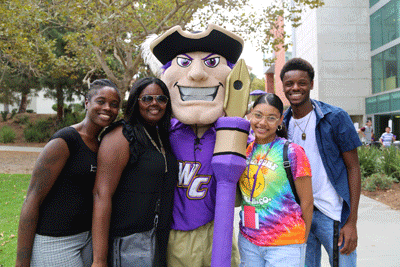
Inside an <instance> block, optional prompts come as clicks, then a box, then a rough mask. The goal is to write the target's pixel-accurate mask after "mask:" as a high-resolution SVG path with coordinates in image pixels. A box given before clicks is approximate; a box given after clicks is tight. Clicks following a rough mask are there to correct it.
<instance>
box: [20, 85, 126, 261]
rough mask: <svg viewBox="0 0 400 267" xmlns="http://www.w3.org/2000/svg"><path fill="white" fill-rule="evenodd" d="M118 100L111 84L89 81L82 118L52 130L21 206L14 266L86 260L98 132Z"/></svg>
mask: <svg viewBox="0 0 400 267" xmlns="http://www.w3.org/2000/svg"><path fill="white" fill-rule="evenodd" d="M120 102H121V97H120V93H119V91H118V89H117V87H116V86H115V84H113V83H112V82H111V81H109V80H95V81H94V82H93V83H92V84H91V85H90V88H89V92H88V94H87V96H86V99H85V107H86V111H87V112H86V116H85V119H84V120H83V121H81V122H80V123H78V124H75V125H72V126H69V127H66V128H63V129H61V130H59V131H58V132H57V133H55V134H54V135H53V137H52V138H51V139H50V141H49V142H48V143H47V144H46V146H45V147H44V149H43V151H42V152H41V153H40V155H39V157H38V159H37V161H36V164H35V167H34V169H33V173H32V178H31V181H30V184H29V187H28V190H27V195H26V199H25V201H24V203H23V206H22V210H21V217H20V222H19V228H18V247H17V260H16V266H90V265H91V264H92V250H91V235H90V230H91V219H92V209H93V200H92V199H93V197H92V190H93V185H94V180H95V174H96V169H97V151H98V148H99V141H98V135H99V134H100V132H101V131H102V130H103V128H104V127H106V126H109V125H110V124H111V123H112V122H113V121H114V120H115V118H116V117H117V115H118V111H119V106H120ZM45 251H50V253H45ZM83 252H85V255H83V254H84V253H83Z"/></svg>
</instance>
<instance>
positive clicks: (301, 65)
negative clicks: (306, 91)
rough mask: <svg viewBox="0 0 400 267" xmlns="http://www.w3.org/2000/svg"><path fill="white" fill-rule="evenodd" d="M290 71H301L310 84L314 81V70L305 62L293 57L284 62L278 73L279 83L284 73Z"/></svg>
mask: <svg viewBox="0 0 400 267" xmlns="http://www.w3.org/2000/svg"><path fill="white" fill-rule="evenodd" d="M291 70H303V71H305V72H307V73H308V77H309V78H310V82H311V81H313V80H314V68H313V66H312V65H311V64H310V62H308V61H307V60H304V59H302V58H299V57H295V58H292V59H290V60H289V61H288V62H286V63H285V65H283V67H282V70H281V73H280V77H281V81H283V77H284V76H285V73H286V72H288V71H291Z"/></svg>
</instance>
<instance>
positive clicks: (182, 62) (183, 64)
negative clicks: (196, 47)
mask: <svg viewBox="0 0 400 267" xmlns="http://www.w3.org/2000/svg"><path fill="white" fill-rule="evenodd" d="M176 63H178V65H179V66H181V67H184V68H187V67H189V66H190V64H192V61H191V60H190V59H188V58H185V57H178V58H177V59H176Z"/></svg>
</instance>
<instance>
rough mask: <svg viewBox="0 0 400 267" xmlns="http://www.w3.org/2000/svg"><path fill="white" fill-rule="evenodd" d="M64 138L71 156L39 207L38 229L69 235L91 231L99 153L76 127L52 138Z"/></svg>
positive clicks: (55, 234)
mask: <svg viewBox="0 0 400 267" xmlns="http://www.w3.org/2000/svg"><path fill="white" fill-rule="evenodd" d="M56 138H62V139H64V140H65V142H66V143H67V145H68V150H69V153H70V156H69V158H68V160H67V162H66V164H65V166H64V168H63V169H62V171H61V173H60V175H59V176H58V178H57V180H56V182H55V183H54V185H53V187H52V188H51V189H50V192H49V194H48V195H47V196H46V198H45V199H44V201H43V203H42V205H40V208H39V220H38V225H37V230H36V233H38V234H40V235H47V236H67V235H74V234H78V233H82V232H85V231H89V230H90V229H91V225H92V210H93V195H92V190H93V186H94V181H95V178H96V169H97V153H95V152H93V151H91V150H90V149H89V147H87V146H86V144H85V143H84V142H83V140H82V138H81V136H80V134H79V133H78V131H77V130H76V129H75V128H72V127H66V128H63V129H61V130H59V131H58V132H56V133H55V134H54V135H53V137H52V138H51V139H50V140H52V139H56Z"/></svg>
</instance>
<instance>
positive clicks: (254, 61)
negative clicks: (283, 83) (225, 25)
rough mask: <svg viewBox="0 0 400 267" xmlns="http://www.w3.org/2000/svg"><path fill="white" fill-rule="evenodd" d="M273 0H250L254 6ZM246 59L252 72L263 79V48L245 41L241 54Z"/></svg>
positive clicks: (266, 3)
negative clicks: (257, 48)
mask: <svg viewBox="0 0 400 267" xmlns="http://www.w3.org/2000/svg"><path fill="white" fill-rule="evenodd" d="M271 1H272V0H250V1H249V2H250V3H251V4H252V5H253V6H254V7H262V6H266V5H268V3H269V2H271ZM241 58H243V59H244V61H245V62H246V65H248V66H250V67H252V71H251V72H252V73H253V74H254V75H256V76H257V78H259V79H262V78H263V77H264V73H263V54H262V52H261V50H258V51H257V50H256V48H254V47H253V45H252V43H251V42H249V41H246V42H245V43H244V49H243V52H242V55H241Z"/></svg>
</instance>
